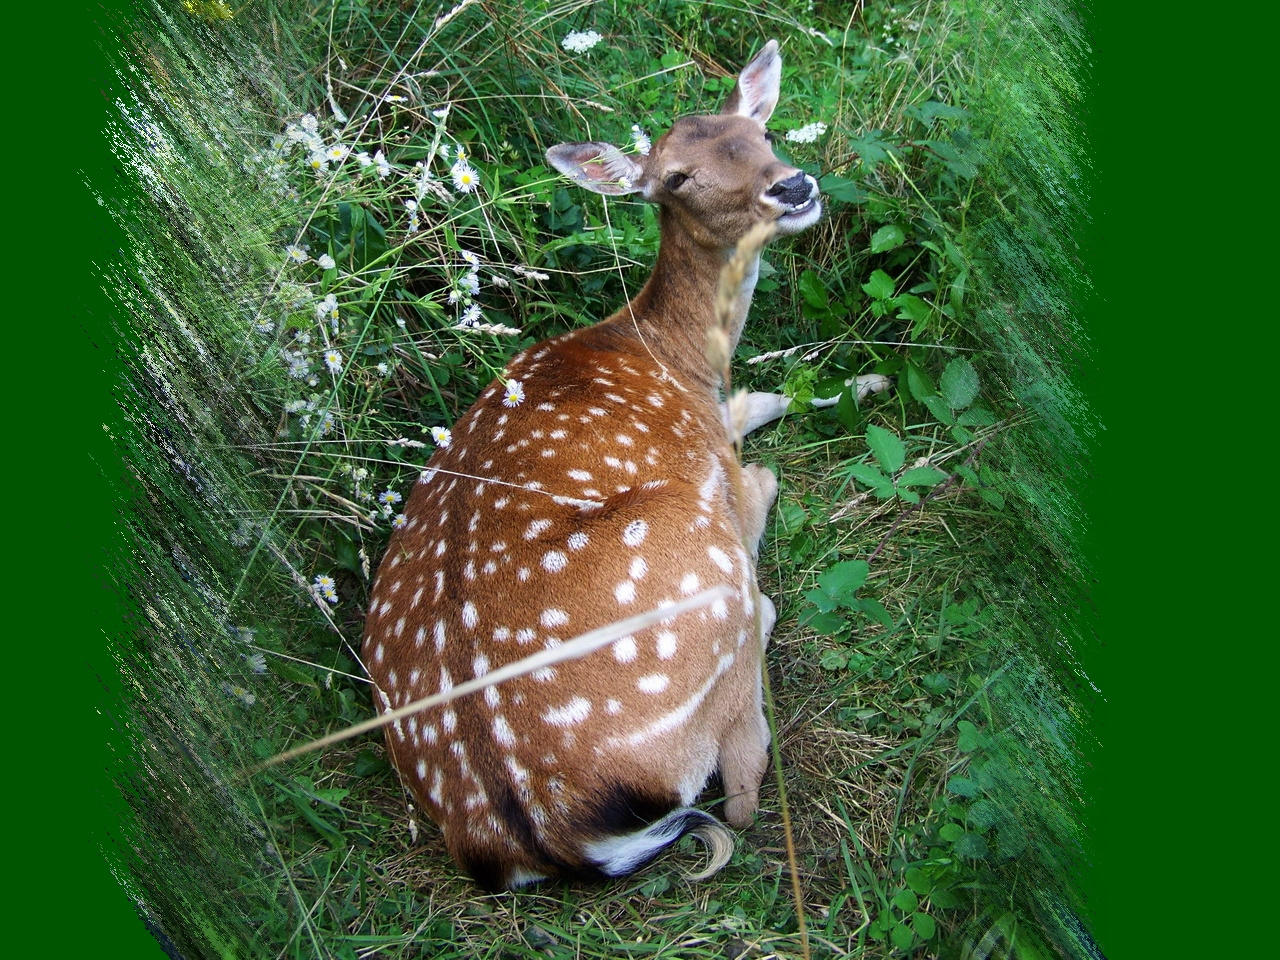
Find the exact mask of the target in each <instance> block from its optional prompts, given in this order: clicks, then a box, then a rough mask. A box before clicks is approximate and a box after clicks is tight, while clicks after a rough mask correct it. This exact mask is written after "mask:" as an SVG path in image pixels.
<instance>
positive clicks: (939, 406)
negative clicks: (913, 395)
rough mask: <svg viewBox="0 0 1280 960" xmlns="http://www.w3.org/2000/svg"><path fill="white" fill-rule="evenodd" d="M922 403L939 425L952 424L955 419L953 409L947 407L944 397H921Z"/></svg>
mask: <svg viewBox="0 0 1280 960" xmlns="http://www.w3.org/2000/svg"><path fill="white" fill-rule="evenodd" d="M920 402H921V403H923V404H924V405H925V406H926V407H927V408H928V409H929V412H930V413H932V414H933V416H934V418H935V419H936V420H937V421H938V422H939V423H945V424H948V425H949V424H951V423H952V422H953V418H952V416H951V408H950V407H948V406H947V401H945V400H943V399H942V397H921V398H920Z"/></svg>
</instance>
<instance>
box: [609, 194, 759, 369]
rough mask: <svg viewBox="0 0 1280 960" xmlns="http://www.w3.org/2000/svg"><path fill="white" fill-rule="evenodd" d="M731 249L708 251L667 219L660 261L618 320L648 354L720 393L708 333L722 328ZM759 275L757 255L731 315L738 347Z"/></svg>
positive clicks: (731, 329)
mask: <svg viewBox="0 0 1280 960" xmlns="http://www.w3.org/2000/svg"><path fill="white" fill-rule="evenodd" d="M732 253H733V251H732V250H722V249H718V248H715V247H704V246H702V245H700V244H699V243H697V242H696V241H695V240H694V239H693V238H692V237H690V236H689V235H688V233H686V232H684V231H683V230H680V229H678V228H676V227H675V225H674V224H673V223H670V222H668V216H667V214H666V213H665V211H664V212H663V214H662V242H661V245H660V247H659V249H658V262H657V264H656V265H655V266H654V268H653V273H652V274H651V275H650V277H649V279H648V281H647V282H646V283H645V285H644V288H643V289H642V290H641V291H640V293H639V294H637V295H636V297H635V299H633V300H632V301H631V303H629V304H628V305H627V306H626V307H624V308H623V309H622V310H621V311H620V312H619V313H618V314H617V316H616V318H615V322H616V323H617V324H618V325H619V327H620V329H622V330H630V331H632V332H633V334H638V335H639V337H640V339H641V340H642V341H643V342H644V345H645V348H647V351H648V352H649V353H650V354H651V355H652V356H654V357H655V358H656V359H657V360H659V361H660V362H661V363H663V364H665V365H666V366H667V367H669V368H670V369H671V372H672V373H675V374H677V375H679V376H681V377H682V378H684V379H685V380H688V381H692V382H693V383H697V384H699V385H702V386H705V387H706V388H707V389H708V390H710V391H713V392H714V391H715V390H716V389H717V388H718V387H719V385H720V375H721V371H720V370H718V369H712V367H711V365H710V364H709V363H708V362H707V330H708V329H710V328H711V327H712V326H714V325H716V324H717V321H716V294H717V289H718V287H719V283H720V271H721V270H722V269H723V268H724V265H725V264H726V263H727V262H728V260H729V257H730V256H731V255H732ZM759 272H760V258H759V256H758V255H757V256H756V257H755V258H754V259H753V260H752V262H751V263H749V264H747V269H746V273H745V276H744V278H743V282H742V284H741V286H740V287H739V289H738V293H737V295H736V296H735V297H734V300H733V304H732V310H731V313H730V325H729V330H728V333H729V343H730V347H731V348H732V347H736V346H737V343H738V338H739V337H740V336H741V335H742V327H743V324H745V323H746V319H747V311H748V310H749V309H750V307H751V298H752V296H753V295H754V293H755V288H756V280H757V278H758V276H759Z"/></svg>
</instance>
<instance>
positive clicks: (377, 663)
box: [364, 41, 821, 889]
mask: <svg viewBox="0 0 1280 960" xmlns="http://www.w3.org/2000/svg"><path fill="white" fill-rule="evenodd" d="M780 75H781V60H780V58H779V56H778V45H777V43H776V42H775V41H770V42H769V43H768V44H767V45H766V46H765V47H764V49H763V50H761V51H760V53H758V54H757V55H756V57H755V58H754V59H753V60H752V61H751V62H750V63H749V64H748V65H747V66H746V68H745V69H744V70H743V71H742V74H741V76H740V77H739V78H738V83H737V86H736V88H735V89H734V91H733V93H732V94H731V95H730V96H729V99H728V101H727V103H726V104H725V106H724V109H723V110H722V111H721V112H720V113H719V114H716V115H709V116H693V117H685V118H682V119H680V120H678V121H676V123H675V124H674V125H673V126H672V128H671V130H670V131H668V132H667V133H666V134H665V135H664V136H663V137H661V138H660V139H659V140H658V141H657V142H656V143H655V144H654V145H653V148H652V150H651V152H650V153H649V154H648V155H647V156H640V155H627V154H624V153H623V152H622V151H621V150H619V149H617V148H615V147H613V146H610V145H609V144H604V143H576V144H561V145H559V146H556V147H553V148H551V150H549V151H548V152H547V158H548V160H549V161H550V162H551V164H552V165H553V166H554V167H555V168H556V169H558V170H560V171H561V172H562V173H565V174H566V175H568V176H569V177H571V178H572V179H574V180H575V181H576V182H578V183H579V184H580V185H581V186H584V187H586V188H587V189H589V190H594V191H596V192H599V193H608V194H625V193H638V194H640V195H641V196H642V197H643V198H644V199H646V200H649V201H651V202H653V203H656V204H658V206H659V209H660V225H661V233H662V242H661V248H660V250H659V254H658V262H657V265H656V266H655V267H654V270H653V274H652V276H651V277H650V278H649V280H648V282H647V283H646V284H645V286H644V288H643V289H642V290H641V291H640V293H639V295H638V296H636V298H635V299H634V300H632V301H631V303H629V304H628V305H627V306H625V307H623V309H622V310H620V311H618V312H617V313H616V314H614V315H613V316H612V317H610V318H609V319H607V320H605V321H603V322H602V323H599V324H597V325H595V326H593V327H589V328H586V329H581V330H574V331H572V332H570V333H567V334H564V335H563V336H560V337H556V338H554V339H552V340H547V341H545V342H544V343H541V344H538V345H537V346H535V347H532V348H530V349H529V350H526V351H525V352H523V353H521V354H520V355H518V356H517V357H515V358H514V359H513V360H512V361H511V363H510V364H509V365H508V367H507V369H506V371H505V373H504V376H503V378H502V379H501V380H499V381H497V382H495V383H493V384H491V385H490V386H489V387H488V388H487V389H486V390H485V391H484V392H483V393H482V394H481V395H480V398H479V399H478V400H477V401H476V403H475V405H474V406H473V407H472V408H471V410H470V411H468V412H467V414H466V415H465V416H464V417H463V418H462V419H461V420H459V421H458V423H457V424H456V425H455V427H454V429H453V439H452V442H451V444H450V445H449V446H448V447H447V448H443V449H440V450H438V451H437V452H436V454H435V455H434V456H433V457H432V458H431V461H430V462H429V463H428V465H427V469H426V470H425V471H424V474H423V480H422V482H421V483H419V484H417V485H416V486H415V488H414V490H413V493H412V495H411V496H410V497H409V500H408V503H407V505H406V508H405V515H406V517H407V523H406V524H405V526H404V527H403V528H402V529H401V530H399V531H398V532H397V533H396V534H395V535H394V536H393V538H392V540H391V543H390V546H389V547H388V549H387V554H386V556H385V558H384V559H383V561H382V565H381V568H380V569H379V571H378V576H377V580H376V582H375V584H374V588H373V598H372V603H371V605H370V609H369V618H368V623H367V626H366V628H365V637H364V657H365V662H366V665H367V667H368V670H369V673H370V675H371V677H372V679H373V682H374V685H375V694H374V696H375V704H376V706H377V707H378V708H379V709H380V710H384V711H387V710H391V709H394V708H396V707H399V706H402V705H404V704H406V703H409V702H411V701H413V700H415V699H418V698H420V697H423V696H427V695H429V694H432V693H435V692H437V691H441V690H448V689H450V688H451V687H452V686H453V685H454V684H456V683H459V682H461V681H463V680H469V679H471V678H472V677H479V676H483V675H484V674H485V673H487V672H489V671H491V670H494V669H496V668H497V667H499V666H502V665H504V664H507V663H511V662H513V661H515V660H519V659H521V658H523V657H525V656H527V655H528V654H530V653H533V652H535V651H537V650H541V649H544V648H549V647H554V646H556V645H557V644H560V643H561V642H562V641H563V640H565V639H567V638H569V637H573V636H576V635H578V634H581V633H584V632H586V631H588V630H591V629H593V628H596V627H600V626H602V625H604V624H608V623H611V622H613V621H616V620H620V619H623V618H625V617H628V616H631V615H633V614H635V613H639V612H642V611H644V610H648V609H655V608H657V609H661V608H662V607H664V606H666V605H669V604H671V603H672V602H673V601H676V600H678V599H680V598H681V597H684V596H688V595H691V594H694V593H697V592H698V591H700V590H703V589H705V588H707V587H711V586H714V585H716V584H721V583H723V584H727V585H728V586H729V587H730V588H731V589H732V591H733V594H732V598H731V599H730V600H729V601H727V602H726V601H723V600H721V601H718V602H717V603H715V604H713V605H712V606H710V607H707V608H704V609H702V610H700V611H697V612H692V613H684V614H681V615H679V616H675V617H672V618H668V619H667V620H665V621H662V622H659V623H657V624H655V625H654V626H653V627H650V628H648V629H645V630H641V631H638V632H636V633H635V634H634V635H632V636H627V637H623V638H622V639H620V640H618V641H616V642H615V643H613V644H612V645H611V646H609V647H606V648H605V649H602V650H599V651H597V652H596V653H593V654H590V655H588V656H586V657H584V658H582V659H581V660H574V661H570V662H565V663H562V664H560V665H558V666H556V667H552V668H545V669H542V670H539V671H537V672H535V673H533V674H531V675H529V676H526V677H523V678H521V679H518V680H511V681H507V682H504V683H501V684H497V685H494V686H490V687H488V688H486V689H485V690H484V691H483V693H480V694H471V695H468V696H466V697H462V698H460V699H458V700H456V701H454V702H453V703H452V704H450V705H448V706H445V707H440V708H434V709H430V710H426V711H423V712H422V713H420V714H418V715H416V716H414V717H411V718H409V719H408V720H407V721H399V722H397V723H396V724H395V725H393V726H392V727H391V728H389V730H388V736H387V745H388V748H389V751H390V753H391V756H392V759H393V760H394V762H395V765H396V767H397V768H398V770H399V771H400V776H401V778H402V779H403V781H404V783H405V784H406V785H407V786H408V787H409V789H410V790H412V792H413V793H414V795H415V796H416V797H417V799H418V801H419V802H420V803H421V805H422V807H423V808H424V809H425V810H426V811H427V813H428V814H430V816H431V818H432V819H433V820H434V821H435V822H436V823H437V824H439V825H440V827H441V829H442V830H443V832H444V837H445V842H446V843H447V845H448V847H449V850H450V852H451V853H452V854H453V856H454V858H455V859H456V860H457V862H458V863H459V864H460V865H461V866H462V867H463V868H465V869H466V870H467V871H468V872H469V873H470V874H471V875H472V876H473V877H474V878H475V879H476V880H477V881H478V882H479V883H480V884H481V885H483V886H485V887H487V888H489V889H499V888H502V887H508V886H519V885H521V884H524V883H528V882H531V881H534V880H538V879H542V878H545V877H550V876H587V877H600V876H602V875H606V876H615V875H619V874H624V873H628V872H630V871H632V870H634V869H636V868H637V867H638V866H640V865H642V864H643V863H645V862H646V861H647V860H649V859H651V858H652V857H653V856H654V855H655V854H656V853H658V852H659V851H660V850H661V849H662V848H663V847H664V846H666V845H668V844H670V843H672V842H673V841H674V840H675V839H676V838H678V837H679V836H680V835H681V834H683V833H686V832H692V833H694V834H696V835H699V836H702V837H703V838H704V839H706V840H708V841H709V842H710V843H711V844H712V848H713V849H712V857H713V861H714V865H720V864H723V862H724V861H725V859H727V856H728V850H729V849H731V843H730V842H729V841H730V840H731V838H730V836H729V835H728V833H727V831H726V830H725V829H724V827H723V826H722V825H721V824H720V822H719V821H718V820H716V819H715V818H714V817H712V816H710V815H709V814H707V813H703V812H701V811H698V810H695V809H692V807H691V804H692V803H693V802H694V801H695V800H696V798H697V797H698V794H699V793H700V792H701V790H702V788H703V786H704V784H705V783H706V781H707V779H708V777H710V775H711V774H712V773H713V772H715V771H716V770H717V769H718V770H719V771H720V775H721V778H722V780H723V783H724V788H725V795H726V802H725V816H726V818H727V819H728V821H729V822H730V823H732V824H734V825H735V826H744V825H746V824H748V823H750V822H751V819H752V816H753V815H754V813H755V809H756V805H757V791H758V788H759V784H760V781H761V778H762V777H763V775H764V771H765V767H766V763H767V749H768V742H769V732H768V725H767V723H766V721H765V718H764V715H763V712H762V710H761V687H760V670H761V655H762V652H763V648H764V644H765V642H766V641H767V638H768V635H769V631H770V630H771V629H772V626H773V620H774V611H773V604H772V603H770V602H769V600H768V598H766V597H764V596H762V595H761V594H760V593H759V591H758V589H757V587H756V572H755V557H754V553H755V549H756V545H757V543H758V541H759V539H760V536H761V535H762V533H763V532H764V526H765V518H766V515H767V512H768V509H769V506H770V505H771V504H772V502H773V500H774V497H775V495H776V493H777V481H776V480H775V479H774V477H773V474H771V473H770V472H769V471H768V470H766V469H765V468H763V467H759V466H747V467H742V466H741V465H740V464H739V463H738V460H737V457H736V454H735V452H734V448H733V444H732V442H731V440H732V438H731V437H730V436H729V434H728V432H727V431H726V428H725V426H724V420H723V418H722V411H721V408H720V404H719V403H718V395H719V390H720V386H721V382H720V380H721V377H720V372H721V371H720V369H718V368H713V366H712V365H711V363H709V362H708V359H707V331H708V329H709V328H711V327H712V326H714V325H716V319H715V296H716V287H717V282H718V279H719V275H720V271H721V269H722V267H723V266H724V265H725V263H726V261H727V259H728V258H729V255H730V254H731V253H732V252H733V249H734V247H735V246H736V245H737V243H738V241H739V240H740V239H741V238H742V237H743V235H744V234H745V233H746V232H747V231H748V230H749V229H750V228H751V227H753V226H755V225H757V224H761V223H768V224H772V225H773V226H774V228H775V229H776V231H777V232H778V233H783V234H786V233H794V232H796V231H799V230H802V229H804V228H806V227H808V226H810V225H811V224H813V223H814V222H815V221H816V220H817V219H818V216H819V214H820V212H821V208H820V206H819V203H818V187H817V183H816V182H815V181H814V180H813V178H812V177H810V176H808V175H806V174H804V173H802V172H801V171H799V170H796V169H794V168H792V167H789V166H787V165H786V164H784V163H782V162H780V161H779V160H778V159H777V158H776V157H775V156H774V155H773V151H772V150H771V148H770V147H769V143H768V139H767V137H766V134H765V122H766V121H767V120H768V118H769V115H770V113H771V112H772V111H773V108H774V106H775V104H776V103H777V100H778V83H779V78H780ZM758 267H759V255H758V253H757V254H756V256H755V257H754V258H752V259H751V261H750V263H749V264H748V268H747V270H746V279H745V281H744V283H743V285H742V289H741V290H740V291H739V293H738V296H737V298H736V301H735V302H734V303H733V308H732V314H733V316H732V318H731V319H732V323H731V329H730V340H731V342H736V340H737V337H738V334H739V333H740V332H741V329H742V324H743V322H744V321H745V320H746V315H747V308H748V306H749V304H750V301H751V296H752V293H753V291H754V287H755V281H756V274H757V270H758ZM785 409H786V400H785V399H784V398H782V397H776V396H774V395H771V394H752V395H750V397H749V398H748V410H747V411H746V415H745V418H743V419H744V420H745V424H740V429H741V430H742V431H744V432H745V430H746V429H752V428H754V427H756V426H759V425H760V424H761V423H765V422H767V421H769V420H771V419H773V418H775V417H777V416H780V415H781V414H782V412H783V411H784V410H785Z"/></svg>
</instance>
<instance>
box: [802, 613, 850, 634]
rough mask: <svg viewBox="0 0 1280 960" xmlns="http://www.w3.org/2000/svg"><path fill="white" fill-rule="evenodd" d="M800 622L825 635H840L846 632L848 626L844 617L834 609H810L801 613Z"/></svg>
mask: <svg viewBox="0 0 1280 960" xmlns="http://www.w3.org/2000/svg"><path fill="white" fill-rule="evenodd" d="M800 622H801V623H803V624H804V625H805V626H806V627H808V628H809V629H810V630H813V631H815V632H817V633H820V634H822V635H823V636H824V637H834V636H838V635H840V634H842V633H844V632H845V629H846V627H847V624H846V623H845V619H844V617H842V616H841V615H840V614H838V613H836V612H835V611H834V610H828V611H819V610H810V611H808V612H806V613H802V614H801V615H800Z"/></svg>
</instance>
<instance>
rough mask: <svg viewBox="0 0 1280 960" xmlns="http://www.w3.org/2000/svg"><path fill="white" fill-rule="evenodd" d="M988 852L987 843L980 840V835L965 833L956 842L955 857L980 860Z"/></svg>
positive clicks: (989, 850)
mask: <svg viewBox="0 0 1280 960" xmlns="http://www.w3.org/2000/svg"><path fill="white" fill-rule="evenodd" d="M990 852H991V849H990V848H989V847H988V846H987V841H985V840H983V839H982V835H981V834H977V833H966V834H965V835H964V836H963V837H961V838H960V839H959V840H957V841H956V856H960V857H969V858H971V859H974V860H981V859H982V858H983V857H985V856H986V855H987V854H989V853H990Z"/></svg>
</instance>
